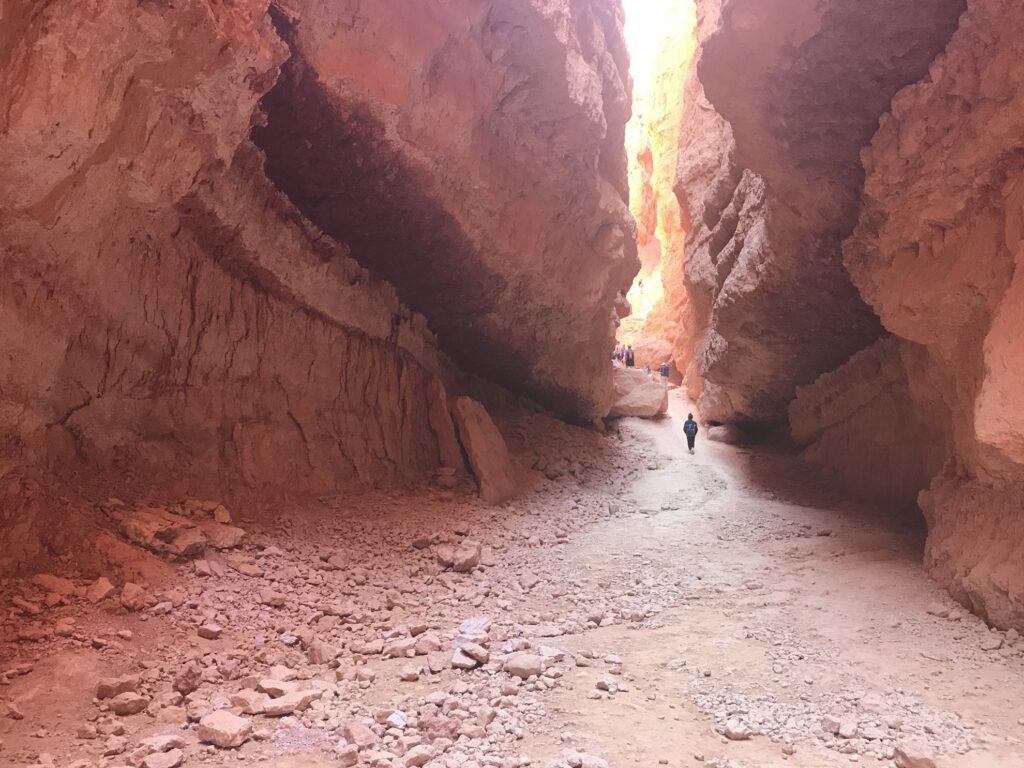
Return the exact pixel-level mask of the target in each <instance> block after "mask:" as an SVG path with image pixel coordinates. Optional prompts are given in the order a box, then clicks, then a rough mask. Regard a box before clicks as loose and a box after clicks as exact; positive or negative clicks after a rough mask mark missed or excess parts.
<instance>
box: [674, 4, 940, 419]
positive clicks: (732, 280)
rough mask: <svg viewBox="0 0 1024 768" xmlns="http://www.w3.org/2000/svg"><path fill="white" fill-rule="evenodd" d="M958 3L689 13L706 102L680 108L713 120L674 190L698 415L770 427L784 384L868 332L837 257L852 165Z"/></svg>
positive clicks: (872, 326)
mask: <svg viewBox="0 0 1024 768" xmlns="http://www.w3.org/2000/svg"><path fill="white" fill-rule="evenodd" d="M959 6H960V4H959V1H958V0H933V1H931V2H927V3H920V2H911V0H903V1H901V2H897V3H893V2H888V1H886V2H883V1H882V0H875V1H873V2H866V3H854V4H851V3H846V2H839V1H838V0H836V1H834V2H823V3H810V2H803V1H802V0H771V1H770V2H764V1H763V0H731V2H727V3H721V4H718V3H716V2H709V3H704V4H702V8H703V13H704V15H703V18H702V21H701V31H700V39H701V53H700V58H699V62H698V68H697V73H698V76H699V79H700V86H701V87H702V88H703V91H704V94H705V95H706V97H707V101H706V102H702V101H701V99H700V98H699V97H698V98H696V99H694V100H693V101H692V102H691V103H693V104H694V109H695V112H696V111H697V110H699V111H700V112H707V111H708V109H709V108H713V110H714V111H715V112H717V113H718V115H717V116H715V115H710V114H700V112H696V114H694V116H693V120H692V121H690V122H692V123H693V125H694V126H695V128H691V129H690V130H689V131H688V132H687V134H686V135H685V136H684V138H683V140H684V142H687V141H689V139H690V138H691V137H692V136H693V135H694V132H695V131H696V130H697V128H696V126H704V128H703V129H702V130H704V131H705V134H704V135H703V136H702V138H701V139H700V140H699V141H697V142H696V143H695V144H693V145H692V146H687V145H685V144H684V149H683V153H682V156H681V158H680V169H681V170H680V174H679V177H678V189H679V193H680V197H681V198H682V199H683V200H684V201H685V203H686V207H687V209H688V211H689V214H690V219H691V221H692V222H693V223H692V224H691V227H692V229H691V235H690V237H691V244H690V245H688V252H687V260H686V273H687V276H686V279H687V284H688V286H689V287H690V292H691V301H692V302H693V303H694V305H695V306H694V312H695V314H696V315H697V318H696V324H695V327H696V329H698V330H704V334H703V337H702V339H701V340H700V341H698V344H697V352H696V360H697V366H696V367H697V371H696V373H699V376H700V378H701V380H702V384H703V391H702V394H701V400H700V405H701V411H702V413H703V414H704V416H705V417H706V418H709V419H713V420H716V421H725V422H746V423H752V424H771V423H776V422H784V421H785V418H786V409H787V407H788V404H789V402H790V400H792V398H793V395H794V393H795V390H796V387H797V386H800V385H804V384H809V383H811V382H813V381H814V380H815V379H816V378H817V377H818V376H819V375H820V374H822V373H823V372H825V371H828V370H830V369H832V368H834V367H836V366H837V365H839V364H840V363H842V362H843V361H844V360H846V359H847V358H849V356H850V355H851V354H853V353H854V352H856V351H857V350H859V349H861V348H863V347H864V346H866V345H868V344H870V343H871V342H873V341H874V340H875V339H876V338H877V337H878V336H879V334H880V333H881V327H880V325H879V323H878V321H877V318H875V317H874V315H873V314H872V312H871V311H870V309H869V308H868V307H867V306H866V305H865V304H864V302H863V301H862V300H861V298H860V296H859V295H858V293H857V291H856V290H855V289H854V287H853V285H852V284H851V282H850V280H849V276H848V275H847V274H846V271H845V269H844V267H843V263H842V256H841V249H840V245H841V242H842V240H843V238H844V237H846V236H847V235H848V234H849V232H850V231H851V230H852V228H853V226H854V224H855V222H856V215H857V207H858V203H859V195H860V189H861V181H862V177H863V172H862V170H861V168H860V164H859V161H858V153H859V151H860V149H861V147H862V146H864V144H865V143H866V142H867V141H868V140H869V139H870V136H871V134H872V133H873V131H874V127H875V125H876V124H877V120H878V118H879V116H880V115H881V114H882V113H883V112H884V111H885V109H886V108H887V104H888V100H889V98H890V97H891V96H892V94H894V93H895V92H896V91H897V90H898V89H899V88H900V87H902V86H904V85H907V84H909V83H912V82H914V81H915V80H917V79H918V78H919V77H920V76H921V75H922V74H923V73H924V72H925V70H926V68H927V65H928V62H929V61H930V60H931V59H932V58H933V57H934V56H935V54H936V53H938V52H939V51H940V50H941V49H942V46H943V45H944V44H945V42H946V40H948V38H949V35H950V34H951V33H952V30H953V29H954V28H955V24H956V18H957V15H958V12H959ZM719 120H721V121H723V122H719ZM725 124H727V126H726V125H725ZM691 378H692V377H691Z"/></svg>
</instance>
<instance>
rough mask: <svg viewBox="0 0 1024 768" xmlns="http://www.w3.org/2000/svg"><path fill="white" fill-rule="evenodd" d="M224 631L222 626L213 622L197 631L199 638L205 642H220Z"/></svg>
mask: <svg viewBox="0 0 1024 768" xmlns="http://www.w3.org/2000/svg"><path fill="white" fill-rule="evenodd" d="M223 631H224V630H223V628H222V627H221V626H220V624H214V623H213V622H210V623H209V624H203V625H202V626H201V627H199V629H198V630H196V632H197V633H198V634H199V636H200V637H201V638H203V639H204V640H218V639H219V638H220V636H221V633H222V632H223Z"/></svg>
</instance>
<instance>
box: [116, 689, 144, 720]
mask: <svg viewBox="0 0 1024 768" xmlns="http://www.w3.org/2000/svg"><path fill="white" fill-rule="evenodd" d="M107 706H108V707H109V708H110V711H111V712H113V713H114V714H115V715H121V716H124V715H137V714H138V713H139V712H142V711H143V710H144V709H145V708H146V707H148V706H149V699H147V698H146V697H145V696H140V695H139V694H137V693H134V692H131V691H127V692H125V693H119V694H117V695H116V696H114V697H113V698H112V699H110V701H109V702H108V703H107Z"/></svg>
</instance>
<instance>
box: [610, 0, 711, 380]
mask: <svg viewBox="0 0 1024 768" xmlns="http://www.w3.org/2000/svg"><path fill="white" fill-rule="evenodd" d="M630 13H631V16H630V20H629V24H628V25H627V28H626V32H627V40H628V41H629V42H630V46H631V50H632V51H633V52H634V53H635V54H636V55H635V58H634V60H633V61H632V62H631V72H632V73H633V75H634V77H633V79H634V91H633V117H632V119H631V120H630V122H629V124H628V125H627V133H626V149H627V151H628V152H629V153H630V155H631V158H630V159H631V163H630V170H631V173H630V210H631V211H632V213H633V216H634V218H635V219H636V221H637V230H638V232H637V243H638V245H639V248H640V257H641V264H642V267H641V272H640V275H639V279H642V280H643V283H642V285H641V284H640V282H639V279H638V280H637V281H634V285H633V288H632V289H631V290H630V293H629V296H628V298H629V301H630V305H631V307H632V315H631V316H630V317H628V318H626V319H625V320H623V322H622V328H621V330H620V333H619V339H620V341H622V342H623V343H628V344H631V345H632V346H633V348H634V350H635V351H636V362H637V365H638V366H643V365H650V366H651V367H652V368H657V367H658V366H659V365H660V364H661V362H663V361H667V362H669V363H672V370H673V373H672V377H673V378H674V379H675V380H677V381H678V380H679V379H680V378H681V376H680V374H681V373H682V372H683V371H685V370H686V368H687V366H688V365H689V362H690V359H691V357H692V349H693V344H692V343H691V341H690V338H689V333H688V331H689V326H688V324H687V323H686V322H685V318H686V317H687V315H688V296H687V292H686V286H685V284H684V280H683V274H684V269H683V262H684V256H685V247H686V229H685V227H684V226H683V221H682V209H681V207H680V205H679V201H678V199H677V198H676V195H675V191H674V187H675V178H676V167H677V164H678V156H679V151H680V141H679V138H680V133H681V131H682V130H683V115H684V110H685V108H684V96H685V88H684V84H685V83H686V80H687V78H688V77H689V75H690V73H691V71H692V68H693V61H694V55H695V53H696V42H697V40H696V29H695V27H696V6H695V4H694V3H693V2H692V1H691V0H657V2H654V1H653V0H652V2H651V3H649V4H647V5H645V6H644V8H643V9H642V10H641V9H634V8H630ZM634 25H636V27H637V28H636V29H634V28H633V27H634ZM638 70H639V71H638Z"/></svg>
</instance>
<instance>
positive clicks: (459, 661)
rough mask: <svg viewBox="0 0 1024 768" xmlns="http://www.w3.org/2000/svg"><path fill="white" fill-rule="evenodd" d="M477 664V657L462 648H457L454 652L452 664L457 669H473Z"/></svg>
mask: <svg viewBox="0 0 1024 768" xmlns="http://www.w3.org/2000/svg"><path fill="white" fill-rule="evenodd" d="M476 665H477V661H476V659H474V658H473V657H472V656H470V655H469V654H468V653H465V652H464V651H463V650H462V649H461V648H456V649H455V651H454V653H452V666H453V667H454V668H455V669H473V668H474V667H476Z"/></svg>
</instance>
